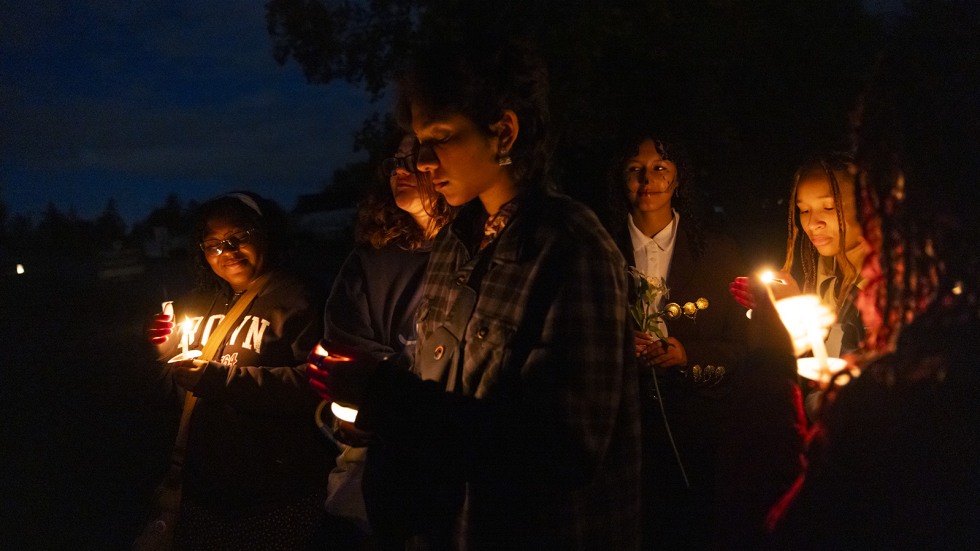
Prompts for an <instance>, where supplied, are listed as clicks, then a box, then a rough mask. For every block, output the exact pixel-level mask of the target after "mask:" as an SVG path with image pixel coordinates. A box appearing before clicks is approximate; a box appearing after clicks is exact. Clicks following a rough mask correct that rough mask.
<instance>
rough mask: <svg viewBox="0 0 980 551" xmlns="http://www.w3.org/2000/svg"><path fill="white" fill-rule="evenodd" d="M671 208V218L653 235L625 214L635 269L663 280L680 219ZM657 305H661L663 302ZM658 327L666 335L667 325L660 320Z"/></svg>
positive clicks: (667, 270) (672, 252)
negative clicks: (627, 220) (646, 233)
mask: <svg viewBox="0 0 980 551" xmlns="http://www.w3.org/2000/svg"><path fill="white" fill-rule="evenodd" d="M671 210H672V212H673V214H674V218H673V220H671V221H670V224H667V226H666V227H664V229H662V230H660V232H658V233H657V234H656V235H654V236H653V237H647V236H646V235H644V233H643V232H642V231H640V229H639V228H637V227H636V223H634V222H633V215H632V214H627V216H628V217H629V228H630V241H631V242H632V244H633V259H634V261H635V262H636V269H637V270H639V271H640V272H643V273H644V274H646V275H647V276H650V277H659V278H663V280H664V281H667V275H668V274H669V273H670V260H671V258H673V256H674V243H676V242H677V222H678V221H679V220H680V219H681V216H680V214H679V213H678V212H677V211H676V210H673V209H671ZM659 306H660V307H663V303H661V304H660V305H659ZM660 328H661V330H663V332H664V336H666V335H667V326H666V324H664V322H663V321H662V320H661V322H660Z"/></svg>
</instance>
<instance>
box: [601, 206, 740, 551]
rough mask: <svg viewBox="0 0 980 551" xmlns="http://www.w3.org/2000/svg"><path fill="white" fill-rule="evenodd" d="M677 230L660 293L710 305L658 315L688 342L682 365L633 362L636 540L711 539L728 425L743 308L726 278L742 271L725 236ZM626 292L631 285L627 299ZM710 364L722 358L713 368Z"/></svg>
mask: <svg viewBox="0 0 980 551" xmlns="http://www.w3.org/2000/svg"><path fill="white" fill-rule="evenodd" d="M622 222H623V223H622V224H621V226H619V227H618V228H616V231H615V239H616V242H617V245H618V246H619V248H620V251H621V252H622V253H623V256H624V257H625V258H626V261H627V263H629V265H630V266H635V265H636V261H635V258H634V256H633V244H632V241H631V240H630V233H629V228H628V226H627V225H626V224H627V223H628V219H626V217H625V216H624V217H623V221H622ZM677 232H678V233H677V239H676V241H675V243H674V252H673V255H672V257H671V262H670V269H669V272H668V274H667V288H668V293H669V295H668V296H669V300H670V301H671V302H676V303H678V304H680V305H683V304H684V303H685V302H694V301H696V300H697V299H698V298H705V299H707V300H708V302H709V306H708V308H707V309H705V310H702V311H699V312H698V314H697V316H696V318H695V319H690V318H688V317H686V316H681V317H680V318H678V319H675V320H668V321H667V331H668V336H669V337H674V338H676V339H677V340H678V341H680V342H681V344H682V345H683V346H684V349H685V351H686V352H687V357H688V365H687V366H685V367H682V368H671V369H668V370H666V373H664V372H658V373H657V376H656V378H654V375H653V373H652V372H651V371H650V370H649V369H644V368H643V367H642V366H641V367H640V384H641V393H642V394H643V398H644V399H643V406H644V417H643V421H644V422H643V434H644V437H643V447H644V457H643V471H644V489H643V497H644V515H645V516H644V526H645V531H644V548H649V549H659V548H672V547H676V546H682V547H684V548H690V549H697V548H705V547H711V546H713V545H714V543H713V542H714V540H715V535H714V532H713V530H714V526H715V524H716V523H717V518H718V515H723V514H724V513H723V512H721V511H719V508H720V506H719V503H718V502H717V500H716V499H715V495H716V494H717V491H718V486H719V484H720V483H721V481H718V480H717V478H718V477H717V476H716V473H717V472H718V466H719V463H718V461H719V458H720V456H722V455H723V454H724V452H723V451H722V442H723V441H724V440H723V435H724V434H725V433H726V431H727V430H728V429H729V425H728V419H729V417H730V412H731V407H732V404H731V400H730V398H731V392H732V388H733V381H734V379H735V377H736V376H737V372H738V368H739V365H740V364H741V363H742V362H743V361H744V360H745V355H746V330H747V323H748V319H747V318H746V317H745V309H744V308H742V307H741V306H740V305H739V304H738V303H736V302H735V301H734V300H733V299H732V298H731V297H730V296H729V293H728V285H729V283H730V282H731V281H732V280H733V279H734V278H735V277H736V276H738V275H743V274H744V273H745V271H744V269H743V267H742V265H741V262H740V260H739V255H738V251H737V247H736V245H735V243H734V241H732V240H731V239H730V238H728V237H726V236H722V235H717V234H706V235H705V236H704V238H703V240H702V242H703V247H702V248H701V250H698V247H697V246H696V239H695V236H694V235H693V231H692V228H690V226H689V225H688V224H687V222H686V219H684V218H682V219H681V220H680V222H679V223H678V227H677ZM635 296H636V295H635V292H634V291H633V290H631V300H632V299H634V298H635ZM708 366H711V369H710V372H711V373H714V375H712V376H710V377H706V376H705V373H707V372H708V370H707V368H708ZM719 367H722V368H723V370H722V372H721V373H722V374H721V375H718V373H719V371H718V368H719ZM695 368H697V369H695ZM698 373H699V377H695V375H696V374H698ZM658 397H659V398H658ZM661 407H662V408H663V409H661ZM664 413H666V418H667V421H668V425H669V427H670V436H672V440H673V443H674V445H676V448H677V453H676V455H675V452H674V445H672V444H671V437H670V436H668V431H667V428H666V427H667V425H665V423H664ZM678 455H679V456H680V463H681V464H682V465H683V473H682V470H681V468H680V466H679V465H678V460H677V456H678ZM721 460H723V458H721ZM685 476H686V478H687V480H688V482H689V484H690V487H689V488H688V486H687V484H685V481H684V477H685Z"/></svg>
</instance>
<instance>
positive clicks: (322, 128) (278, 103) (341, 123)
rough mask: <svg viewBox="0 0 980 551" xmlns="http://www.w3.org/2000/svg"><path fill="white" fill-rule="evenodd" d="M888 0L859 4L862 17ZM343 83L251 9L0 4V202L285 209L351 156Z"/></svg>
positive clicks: (349, 108)
mask: <svg viewBox="0 0 980 551" xmlns="http://www.w3.org/2000/svg"><path fill="white" fill-rule="evenodd" d="M898 4H899V1H898V0H866V5H867V6H868V7H869V8H870V9H871V10H872V11H874V12H878V13H881V12H887V11H891V10H893V9H895V7H896V5H898ZM372 110H381V111H384V110H387V104H386V103H385V100H384V99H383V100H382V101H381V103H380V104H371V103H370V102H369V101H368V98H367V95H366V94H365V93H364V92H363V91H361V90H360V89H358V88H357V87H356V86H352V85H349V84H347V83H342V82H337V83H333V84H331V85H330V86H313V85H309V84H307V83H306V82H305V80H304V78H303V76H302V74H301V71H300V69H299V68H298V67H297V66H296V65H295V63H289V64H287V65H286V66H284V67H280V66H278V65H277V64H276V63H275V61H274V60H273V58H272V55H271V40H270V38H269V36H268V33H267V31H266V28H265V19H264V2H260V1H254V2H247V1H241V0H208V1H206V2H200V1H186V0H144V1H141V2H126V1H121V0H120V1H109V0H106V1H98V2H96V1H80V0H39V1H32V2H17V1H14V0H0V201H3V202H4V203H5V204H6V206H7V208H8V210H9V211H10V213H11V214H13V215H16V214H26V215H28V216H30V217H31V218H32V219H33V221H34V222H35V223H37V222H38V221H39V220H40V217H41V213H42V212H43V210H44V209H45V208H46V206H47V204H48V203H49V202H53V203H54V204H55V205H56V206H57V207H58V208H59V209H61V210H62V211H63V212H67V211H69V210H72V211H74V212H75V213H76V214H77V215H78V216H79V217H81V218H84V219H94V218H95V217H97V216H98V215H99V214H100V213H101V212H102V211H103V210H104V209H105V207H106V205H107V203H108V201H109V200H110V199H114V200H115V201H116V205H117V208H118V209H119V212H120V214H122V216H123V218H124V219H125V220H126V222H128V223H130V224H132V223H133V222H137V221H139V220H141V219H143V218H144V217H145V216H146V215H147V214H149V212H150V211H151V210H153V209H154V208H156V207H158V206H161V205H163V203H164V200H165V198H166V196H167V195H168V194H170V193H177V194H178V197H179V198H180V199H181V200H182V201H185V202H186V201H187V200H188V199H195V200H198V201H200V200H203V199H206V198H208V197H211V196H214V195H216V194H219V193H223V192H225V191H229V190H235V189H249V190H253V191H256V192H259V193H261V194H263V195H267V196H269V197H271V198H273V199H275V200H277V201H278V202H279V203H280V204H281V205H282V206H283V207H284V208H287V209H291V208H292V207H293V206H295V204H296V199H297V197H298V196H299V195H300V194H304V193H313V192H316V191H319V190H320V189H322V188H323V186H324V184H325V183H327V182H329V181H330V178H331V176H332V174H333V172H334V170H336V169H337V168H341V167H342V166H344V165H345V164H347V163H348V162H350V161H352V160H357V159H359V157H358V156H357V155H355V154H354V153H353V151H352V133H353V132H354V131H355V130H356V129H357V128H358V127H359V125H360V122H361V121H362V120H363V119H364V118H365V117H366V116H367V114H368V113H369V112H370V111H372Z"/></svg>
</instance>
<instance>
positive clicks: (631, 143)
mask: <svg viewBox="0 0 980 551" xmlns="http://www.w3.org/2000/svg"><path fill="white" fill-rule="evenodd" d="M645 140H651V141H653V143H654V146H655V147H656V148H657V153H659V154H660V156H661V157H662V158H663V159H664V160H667V161H671V162H672V163H674V165H675V166H676V167H677V179H676V185H675V187H674V195H673V197H672V198H671V201H670V204H671V207H673V208H674V209H676V210H677V212H678V213H679V214H680V215H681V217H682V218H683V219H684V227H685V228H686V230H685V231H688V232H689V233H688V235H689V236H690V241H689V242H690V245H691V253H692V254H693V255H694V257H695V258H701V257H702V256H704V247H705V244H704V229H703V226H702V223H701V213H700V211H699V210H698V206H697V201H696V200H695V195H696V188H695V186H694V170H693V168H692V166H691V158H690V156H689V155H688V152H687V148H686V147H685V146H684V145H683V143H682V142H681V141H680V140H679V139H677V138H674V137H673V136H672V135H670V134H668V133H666V132H665V131H662V130H659V129H644V130H629V131H625V132H623V133H622V135H621V136H620V137H619V139H618V140H617V141H616V144H617V145H616V147H615V149H614V150H613V151H614V152H613V155H612V159H611V161H610V163H609V168H608V170H607V172H606V197H607V205H605V206H604V210H605V211H606V212H604V213H601V214H600V216H601V217H602V218H603V219H604V220H605V221H606V227H607V228H625V224H626V223H627V222H626V220H627V217H626V215H627V214H628V213H629V212H630V201H629V193H628V191H627V189H626V182H625V174H626V165H627V164H628V163H629V160H630V159H632V158H633V157H635V156H636V155H637V154H639V152H640V144H641V143H643V142H644V141H645ZM621 231H622V230H620V231H619V233H621Z"/></svg>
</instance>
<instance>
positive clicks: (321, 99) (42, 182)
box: [0, 0, 387, 224]
mask: <svg viewBox="0 0 980 551" xmlns="http://www.w3.org/2000/svg"><path fill="white" fill-rule="evenodd" d="M271 49H272V46H271V40H270V37H269V35H268V33H267V31H266V28H265V19H264V3H263V2H243V1H241V0H208V1H206V2H199V1H193V2H191V1H185V0H144V1H141V2H124V1H101V2H92V1H78V0H40V1H37V2H15V1H12V0H9V1H8V0H2V2H0V200H2V201H3V202H4V203H5V204H6V205H7V208H8V210H9V211H10V212H11V213H12V214H14V215H15V214H26V215H29V216H31V217H32V219H33V220H34V222H35V223H36V222H37V221H38V220H39V219H40V215H41V213H42V212H43V210H44V209H45V208H46V206H47V204H48V203H49V202H53V203H54V204H55V205H56V206H57V207H58V208H59V209H61V210H62V211H63V212H67V211H69V210H74V212H75V213H76V214H77V215H78V216H79V217H81V218H85V219H94V218H95V217H97V216H98V215H99V214H100V213H101V212H102V211H103V210H104V209H105V207H106V205H107V203H108V201H109V200H110V199H115V201H116V204H117V208H118V209H119V212H120V214H121V215H122V216H123V218H124V219H125V220H126V222H128V223H130V224H131V223H133V222H137V221H139V220H141V219H143V218H144V217H145V216H146V215H148V214H149V212H150V211H151V210H153V209H154V208H156V207H158V206H161V205H163V203H164V200H165V198H166V196H167V195H168V194H170V193H177V194H178V197H179V198H180V199H181V200H182V201H184V202H186V201H187V200H188V199H195V200H198V201H200V200H203V199H206V198H208V197H211V196H213V195H216V194H219V193H222V192H225V191H229V190H233V189H250V190H254V191H256V192H259V193H261V194H263V195H267V196H269V197H271V198H273V199H275V200H277V201H278V202H279V203H280V204H281V205H282V206H283V207H285V208H287V209H291V208H292V207H293V206H294V205H295V204H296V199H297V197H298V196H299V195H300V194H304V193H313V192H316V191H319V190H320V189H322V187H323V185H324V183H326V182H328V181H329V180H330V178H331V176H332V174H333V171H334V170H335V169H337V168H340V167H342V166H344V165H345V164H347V163H348V162H350V161H351V160H356V159H358V158H359V157H357V156H356V155H355V154H354V153H353V151H352V142H353V139H352V133H353V132H354V131H355V130H356V129H357V128H358V127H359V125H360V122H361V121H362V120H363V119H364V118H365V116H366V115H367V114H368V113H369V112H370V111H371V110H375V109H380V110H385V109H387V106H386V105H385V104H383V103H382V104H373V105H372V104H370V103H369V101H368V99H367V95H366V94H365V93H364V92H362V91H360V90H359V89H358V88H356V87H355V86H351V85H348V84H346V83H334V84H332V85H330V86H313V85H309V84H307V83H306V81H305V80H304V78H303V76H302V73H301V71H300V69H299V67H297V66H296V65H295V64H293V63H291V64H287V65H286V66H284V67H280V66H279V65H277V64H276V62H275V60H274V59H273V58H272V54H271ZM382 101H384V100H382Z"/></svg>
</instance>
